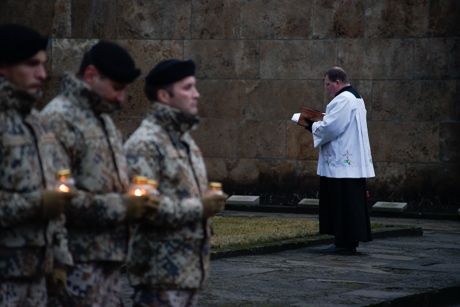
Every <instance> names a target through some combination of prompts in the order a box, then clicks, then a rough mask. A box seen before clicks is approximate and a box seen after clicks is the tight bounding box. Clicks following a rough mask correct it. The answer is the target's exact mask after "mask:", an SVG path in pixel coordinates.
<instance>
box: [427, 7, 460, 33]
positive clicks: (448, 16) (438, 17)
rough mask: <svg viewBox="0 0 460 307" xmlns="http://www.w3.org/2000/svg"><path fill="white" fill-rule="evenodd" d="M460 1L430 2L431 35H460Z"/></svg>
mask: <svg viewBox="0 0 460 307" xmlns="http://www.w3.org/2000/svg"><path fill="white" fill-rule="evenodd" d="M459 20H460V2H459V1H458V0H435V1H431V3H430V28H429V29H430V31H429V33H430V35H431V36H432V37H435V36H441V37H442V36H444V37H449V36H450V37H453V36H457V37H458V36H460V23H459V22H458V21H459Z"/></svg>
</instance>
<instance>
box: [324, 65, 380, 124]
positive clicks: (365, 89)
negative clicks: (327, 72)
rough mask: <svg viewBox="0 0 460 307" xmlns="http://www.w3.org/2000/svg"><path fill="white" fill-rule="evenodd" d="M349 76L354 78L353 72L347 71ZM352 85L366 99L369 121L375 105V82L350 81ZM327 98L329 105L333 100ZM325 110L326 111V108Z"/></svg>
mask: <svg viewBox="0 0 460 307" xmlns="http://www.w3.org/2000/svg"><path fill="white" fill-rule="evenodd" d="M347 74H349V75H350V76H353V71H347ZM350 83H351V85H352V86H353V87H354V88H355V89H356V90H357V91H358V93H359V94H360V95H361V97H362V98H363V99H364V105H365V106H366V111H367V120H368V121H369V120H370V119H372V111H373V110H372V105H373V101H374V100H373V95H372V93H373V81H372V80H355V79H350ZM325 96H327V99H328V103H329V101H331V100H332V98H331V97H330V96H329V95H325ZM324 110H326V109H325V108H324Z"/></svg>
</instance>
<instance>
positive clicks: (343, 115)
mask: <svg viewBox="0 0 460 307" xmlns="http://www.w3.org/2000/svg"><path fill="white" fill-rule="evenodd" d="M351 116H352V106H351V103H350V102H349V101H348V98H347V97H346V95H339V96H337V97H336V98H334V99H333V100H332V101H331V102H330V103H329V105H328V107H327V109H326V115H324V118H323V120H322V121H319V122H315V123H314V124H313V126H312V134H313V144H314V147H315V148H318V147H319V146H321V145H324V144H326V143H329V142H330V141H332V140H333V139H335V138H336V137H338V136H339V135H340V134H341V133H342V132H343V131H345V129H346V127H347V126H348V124H349V123H350V121H351Z"/></svg>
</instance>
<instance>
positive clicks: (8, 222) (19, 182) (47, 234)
mask: <svg viewBox="0 0 460 307" xmlns="http://www.w3.org/2000/svg"><path fill="white" fill-rule="evenodd" d="M34 101H35V98H34V97H31V96H29V95H28V94H27V93H25V92H22V91H19V90H17V89H15V88H14V86H13V85H11V84H10V83H9V82H8V81H7V80H6V79H5V78H3V77H0V163H1V167H0V281H2V280H10V279H11V278H39V277H42V276H44V274H45V273H48V272H50V271H51V268H52V266H53V258H54V261H55V262H56V263H58V264H62V265H72V264H73V261H72V257H71V255H70V253H69V250H68V245H67V233H66V230H65V228H64V223H65V218H64V216H63V215H61V216H60V217H59V218H58V219H56V220H51V221H48V220H43V219H41V214H42V208H41V204H40V201H41V199H40V197H41V196H40V190H43V189H45V188H46V189H53V188H54V184H55V172H56V171H57V170H59V169H61V168H66V167H68V166H67V165H66V163H65V160H63V151H62V150H60V147H59V144H58V142H57V140H56V138H55V136H54V135H53V134H52V133H50V132H49V131H47V130H46V129H45V128H44V127H45V122H44V121H43V119H42V118H41V117H40V114H39V113H38V111H36V110H35V109H32V108H31V106H32V104H33V102H34Z"/></svg>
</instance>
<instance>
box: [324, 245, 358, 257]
mask: <svg viewBox="0 0 460 307" xmlns="http://www.w3.org/2000/svg"><path fill="white" fill-rule="evenodd" d="M320 252H322V253H325V254H340V255H353V254H356V248H355V247H337V246H335V245H332V246H330V247H328V248H325V249H320Z"/></svg>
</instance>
